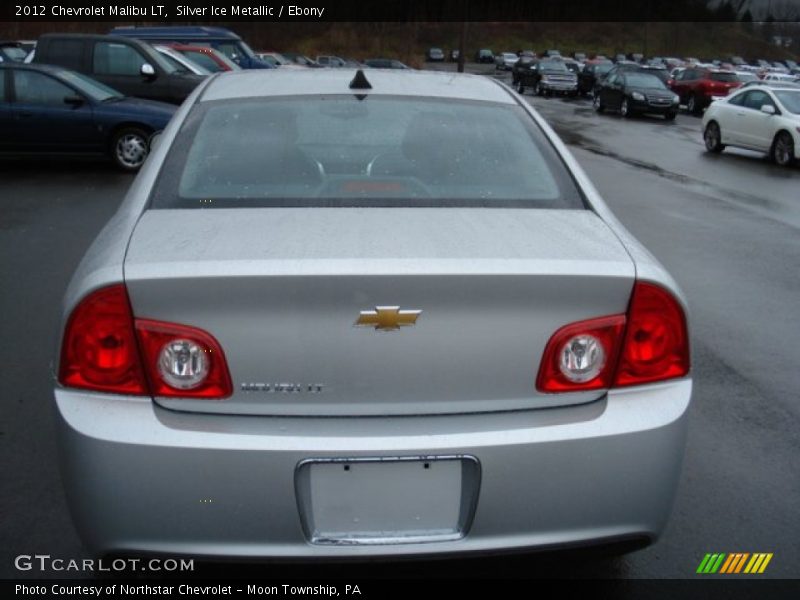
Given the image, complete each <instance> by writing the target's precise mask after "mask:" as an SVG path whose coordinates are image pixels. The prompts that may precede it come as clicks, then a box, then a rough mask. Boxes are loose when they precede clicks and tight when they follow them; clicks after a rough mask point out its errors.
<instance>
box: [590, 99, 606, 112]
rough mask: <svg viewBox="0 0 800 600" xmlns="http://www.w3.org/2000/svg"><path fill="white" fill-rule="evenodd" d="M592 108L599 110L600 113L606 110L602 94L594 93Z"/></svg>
mask: <svg viewBox="0 0 800 600" xmlns="http://www.w3.org/2000/svg"><path fill="white" fill-rule="evenodd" d="M592 108H594V109H595V111H597V112H599V113H601V112H603V111H604V110H605V108H606V107H605V106H603V101H602V100H600V94H595V95H594V98H593V99H592Z"/></svg>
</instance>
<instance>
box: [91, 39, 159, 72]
mask: <svg viewBox="0 0 800 600" xmlns="http://www.w3.org/2000/svg"><path fill="white" fill-rule="evenodd" d="M146 62H148V61H147V60H145V58H144V57H143V56H142V55H141V54H139V52H137V51H136V50H135V49H134V48H132V47H131V46H128V45H127V44H116V43H114V42H97V43H96V44H95V45H94V61H93V65H94V73H96V74H98V75H137V76H138V75H139V74H140V72H141V68H142V65H143V64H145V63H146Z"/></svg>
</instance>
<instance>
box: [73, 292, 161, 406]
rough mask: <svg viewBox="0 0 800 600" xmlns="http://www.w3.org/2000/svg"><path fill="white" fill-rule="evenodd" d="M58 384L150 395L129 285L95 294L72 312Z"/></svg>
mask: <svg viewBox="0 0 800 600" xmlns="http://www.w3.org/2000/svg"><path fill="white" fill-rule="evenodd" d="M58 380H59V382H61V384H62V385H65V386H69V387H78V388H84V389H89V390H97V391H103V392H114V393H119V394H133V395H147V394H148V389H147V383H146V382H145V379H144V374H143V373H142V369H141V367H140V363H139V353H138V348H137V346H136V338H135V336H134V333H133V318H132V316H131V309H130V304H129V303H128V294H127V292H126V291H125V286H123V285H121V284H120V285H112V286H110V287H106V288H102V289H99V290H97V291H95V292H92V293H91V294H89V295H88V296H87V297H86V298H84V299H83V300H81V302H80V304H78V306H77V307H76V308H75V310H73V311H72V314H71V315H70V318H69V321H68V322H67V327H66V330H65V332H64V340H63V342H62V345H61V362H60V364H59V371H58Z"/></svg>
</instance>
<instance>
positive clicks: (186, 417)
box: [55, 380, 692, 558]
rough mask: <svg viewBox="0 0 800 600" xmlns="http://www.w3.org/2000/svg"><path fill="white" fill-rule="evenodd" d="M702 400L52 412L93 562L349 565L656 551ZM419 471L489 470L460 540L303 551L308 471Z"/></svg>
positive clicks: (626, 395)
mask: <svg viewBox="0 0 800 600" xmlns="http://www.w3.org/2000/svg"><path fill="white" fill-rule="evenodd" d="M691 387H692V383H691V381H690V380H682V381H677V382H672V383H667V384H660V385H654V386H649V387H645V388H638V389H629V390H623V391H614V392H611V393H610V394H608V396H607V397H605V398H604V399H601V400H598V401H596V402H593V403H590V404H585V405H581V406H572V407H567V408H557V409H544V410H533V411H518V412H508V413H496V414H481V415H456V416H453V415H451V416H445V417H394V418H378V417H367V418H325V419H316V418H273V417H241V416H221V415H196V414H188V413H179V412H174V411H169V410H165V409H162V408H160V407H158V406H156V405H155V404H154V403H152V402H151V401H149V400H147V399H144V400H143V399H134V398H125V397H113V396H103V395H97V394H84V393H79V392H75V391H67V390H61V389H59V390H56V393H55V396H56V403H57V407H58V415H59V418H58V423H59V437H60V444H61V457H62V472H63V477H64V482H65V488H66V492H67V497H68V499H69V504H70V508H71V512H72V515H73V519H74V521H75V524H76V526H77V529H78V531H79V533H80V535H81V537H82V538H83V540H84V542H85V543H86V545H87V546H88V547H89V548H90V549H91V550H93V551H96V552H130V553H137V552H156V553H167V554H187V555H192V556H198V557H202V556H231V557H272V558H342V557H368V556H387V557H391V556H403V555H406V556H412V555H428V554H457V553H472V552H490V551H502V550H517V549H519V550H522V549H528V548H548V547H554V546H568V545H573V544H583V543H593V542H598V541H604V540H610V539H624V538H631V537H645V538H649V539H655V538H656V537H658V535H659V533H660V532H661V530H662V529H663V527H664V525H665V523H666V520H667V518H668V515H669V512H670V508H671V505H672V500H673V497H674V493H675V489H676V486H677V482H678V478H679V474H680V468H681V462H682V457H683V450H684V443H685V435H686V418H687V415H686V410H687V408H688V405H689V400H690V395H691ZM423 455H424V456H446V455H468V456H471V457H474V458H475V459H477V461H478V462H479V464H480V472H481V475H480V488H479V494H478V500H477V508H476V509H475V512H474V519H473V520H472V523H471V527H470V528H469V530H468V532H467V533H466V535H465V536H464V537H463V538H461V539H456V540H448V541H435V542H432V541H427V542H417V543H402V544H400V543H397V544H394V543H393V544H380V545H320V544H312V543H310V542H309V541H308V539H307V537H306V535H305V534H304V530H303V527H302V523H301V518H300V512H299V509H298V501H297V497H296V487H295V485H296V481H295V474H296V469H297V467H298V465H300V464H301V463H302V462H303V461H305V460H307V459H309V458H340V457H347V458H359V457H389V456H392V457H403V456H423ZM409 493H413V490H409Z"/></svg>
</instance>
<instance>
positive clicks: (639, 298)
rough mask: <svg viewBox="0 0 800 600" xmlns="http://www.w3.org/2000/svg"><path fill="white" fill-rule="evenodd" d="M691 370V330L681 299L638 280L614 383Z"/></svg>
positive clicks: (669, 376) (668, 376) (647, 380)
mask: <svg viewBox="0 0 800 600" xmlns="http://www.w3.org/2000/svg"><path fill="white" fill-rule="evenodd" d="M688 372H689V334H688V332H687V329H686V317H685V315H684V314H683V309H682V308H681V306H680V304H678V301H677V300H675V298H673V296H672V295H671V294H670V293H669V292H668V291H667V290H665V289H664V288H662V287H660V286H657V285H653V284H652V283H644V282H637V283H636V285H635V286H634V288H633V295H632V297H631V303H630V307H629V308H628V324H627V327H626V328H625V341H624V342H623V344H622V351H621V352H620V357H619V366H618V367H617V376H616V378H615V380H614V385H615V386H627V385H638V384H642V383H651V382H654V381H662V380H664V379H673V378H675V377H683V376H684V375H686V374H687V373H688Z"/></svg>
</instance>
